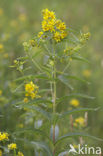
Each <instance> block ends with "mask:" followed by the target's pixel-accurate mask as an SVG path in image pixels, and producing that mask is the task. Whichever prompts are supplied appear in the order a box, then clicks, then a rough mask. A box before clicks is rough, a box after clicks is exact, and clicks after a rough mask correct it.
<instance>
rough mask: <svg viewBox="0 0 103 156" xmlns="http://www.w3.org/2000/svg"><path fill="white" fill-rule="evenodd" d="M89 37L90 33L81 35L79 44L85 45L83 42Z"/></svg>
mask: <svg viewBox="0 0 103 156" xmlns="http://www.w3.org/2000/svg"><path fill="white" fill-rule="evenodd" d="M90 35H91V34H90V32H88V33H85V34H81V37H80V42H81V44H85V42H86V41H88V40H89V38H90Z"/></svg>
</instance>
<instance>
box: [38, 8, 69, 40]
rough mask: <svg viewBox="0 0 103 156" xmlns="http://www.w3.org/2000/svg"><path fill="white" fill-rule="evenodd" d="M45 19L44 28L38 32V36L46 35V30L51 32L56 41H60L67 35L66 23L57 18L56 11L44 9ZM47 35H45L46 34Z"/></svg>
mask: <svg viewBox="0 0 103 156" xmlns="http://www.w3.org/2000/svg"><path fill="white" fill-rule="evenodd" d="M42 14H43V21H42V30H43V31H41V32H39V33H38V37H39V38H41V37H43V35H44V32H51V33H52V37H53V39H54V40H55V41H56V42H60V41H61V40H62V39H64V38H65V37H66V36H67V31H66V25H65V23H64V22H62V21H61V20H58V19H56V16H55V13H54V12H53V11H49V10H48V9H44V10H43V11H42ZM44 36H45V35H44Z"/></svg>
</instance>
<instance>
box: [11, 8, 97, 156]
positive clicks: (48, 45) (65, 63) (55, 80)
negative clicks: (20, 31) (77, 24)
mask: <svg viewBox="0 0 103 156" xmlns="http://www.w3.org/2000/svg"><path fill="white" fill-rule="evenodd" d="M42 15H43V21H42V30H41V31H40V32H39V33H38V35H35V36H34V38H33V39H31V40H29V41H28V42H24V43H23V46H24V49H25V52H26V56H25V57H19V58H17V60H15V61H14V66H13V67H16V68H17V70H19V71H20V73H21V74H22V77H20V78H18V79H16V82H18V83H20V85H19V87H18V88H17V90H18V89H20V87H24V92H23V99H22V101H19V102H18V103H15V105H16V107H17V108H19V109H24V110H25V112H24V113H25V114H26V115H28V113H29V115H31V116H32V118H33V119H34V120H33V122H34V123H35V124H34V126H33V129H32V130H33V132H35V133H36V134H37V133H38V134H39V135H41V139H40V137H37V136H35V141H34V140H33V141H30V140H29V141H28V140H24V141H25V142H29V143H30V144H31V145H32V146H33V147H35V153H38V154H40V153H41V152H44V153H45V155H49V156H54V155H55V156H56V155H60V154H61V153H62V152H63V151H64V149H62V147H61V144H62V142H64V141H65V139H68V138H74V137H76V136H77V137H79V136H81V137H82V136H83V137H85V136H88V137H91V138H95V137H93V136H90V135H87V134H85V133H82V132H81V131H82V129H83V128H85V127H86V126H87V111H95V110H96V109H93V108H80V102H79V101H78V99H77V98H86V99H94V97H91V96H88V95H85V94H82V93H77V92H75V90H74V88H73V87H72V85H71V82H70V81H69V80H70V79H75V80H79V81H80V82H81V83H87V84H88V82H87V81H86V80H83V79H81V78H79V77H77V76H75V75H73V74H71V73H72V72H71V71H70V65H71V63H72V62H73V60H79V61H83V62H86V63H88V60H87V59H85V58H83V57H82V56H81V55H80V50H81V48H82V47H83V46H84V45H85V44H86V42H87V41H88V39H89V37H90V33H85V34H83V33H80V34H79V33H77V32H76V31H74V30H73V29H71V28H68V27H67V26H66V24H65V23H64V22H63V21H61V20H59V19H57V18H56V15H55V13H54V12H53V11H49V10H48V9H44V10H43V11H42ZM28 61H29V63H31V66H30V67H27V68H26V69H25V68H24V67H25V66H26V65H25V64H28ZM68 69H69V70H68ZM68 72H69V74H68ZM62 84H63V87H64V86H66V88H68V89H67V94H66V95H63V91H62V90H61V88H60V87H61V85H62ZM44 87H45V88H44ZM17 90H16V91H17ZM59 91H60V92H61V97H59V96H58V92H59ZM71 91H72V92H73V93H70V92H71ZM69 99H71V100H70V102H69V107H68V110H67V111H64V110H65V109H64V108H63V107H61V108H62V109H59V105H63V103H65V102H68V101H69ZM63 111H64V112H63ZM79 112H86V113H85V117H82V116H80V117H78V118H76V119H75V120H73V115H72V114H74V113H79ZM38 113H39V114H38ZM26 115H25V116H26ZM69 116H70V129H69V130H67V129H65V128H64V126H63V125H62V120H64V119H69ZM43 117H44V118H43ZM35 120H36V121H37V122H36V121H35ZM66 124H67V123H66ZM65 126H66V125H65ZM60 127H61V132H59V131H60ZM30 130H31V128H30V129H26V131H24V133H26V132H27V131H30ZM76 130H77V132H76ZM65 131H66V132H67V134H65V135H63V136H61V137H59V133H60V135H62V133H64V132H65ZM68 131H69V133H68ZM70 131H71V132H70ZM22 133H23V132H22ZM49 134H50V136H49ZM95 139H97V138H95ZM36 140H39V141H36ZM41 140H43V141H42V142H41ZM45 142H46V143H45ZM47 144H48V145H47ZM60 147H61V149H60ZM66 152H67V153H68V151H66Z"/></svg>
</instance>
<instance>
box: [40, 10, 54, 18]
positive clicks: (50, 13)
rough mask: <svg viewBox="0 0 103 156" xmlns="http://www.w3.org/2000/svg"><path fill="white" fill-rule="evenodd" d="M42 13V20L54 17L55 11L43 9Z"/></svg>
mask: <svg viewBox="0 0 103 156" xmlns="http://www.w3.org/2000/svg"><path fill="white" fill-rule="evenodd" d="M42 14H43V19H44V20H48V19H55V13H54V12H53V11H49V10H48V9H44V10H43V11H42Z"/></svg>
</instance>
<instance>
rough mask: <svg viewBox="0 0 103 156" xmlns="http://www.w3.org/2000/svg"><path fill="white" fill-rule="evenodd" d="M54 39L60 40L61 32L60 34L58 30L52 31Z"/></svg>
mask: <svg viewBox="0 0 103 156" xmlns="http://www.w3.org/2000/svg"><path fill="white" fill-rule="evenodd" d="M54 40H55V41H56V42H59V41H61V34H60V32H58V31H56V32H55V33H54Z"/></svg>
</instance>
